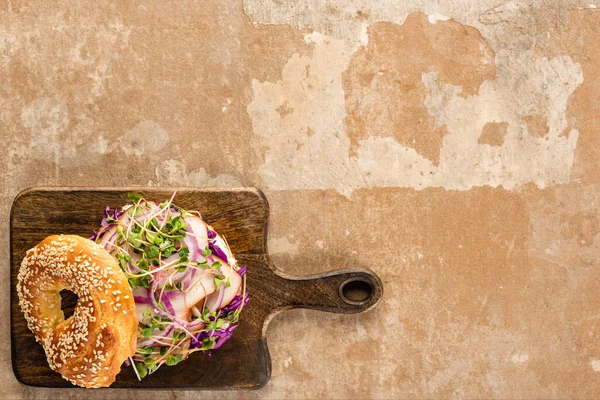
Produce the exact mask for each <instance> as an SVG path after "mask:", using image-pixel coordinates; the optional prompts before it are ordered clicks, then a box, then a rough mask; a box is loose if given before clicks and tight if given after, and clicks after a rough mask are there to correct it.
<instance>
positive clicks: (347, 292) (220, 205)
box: [10, 188, 383, 389]
mask: <svg viewBox="0 0 600 400" xmlns="http://www.w3.org/2000/svg"><path fill="white" fill-rule="evenodd" d="M174 190H177V196H176V198H175V203H176V204H178V205H179V206H181V207H183V208H185V209H189V210H198V211H200V212H201V214H202V216H203V218H204V219H205V220H206V221H207V222H208V223H209V224H210V225H212V226H213V227H214V228H215V229H216V231H217V232H219V233H220V234H222V235H223V236H225V238H226V239H227V241H228V242H229V245H230V247H231V250H232V251H233V253H234V255H235V256H236V258H237V260H238V262H239V264H240V265H247V266H248V272H247V290H248V292H249V293H250V303H249V304H248V306H247V307H245V308H244V311H243V312H242V315H241V317H242V318H241V323H240V326H239V327H238V329H237V330H236V331H235V334H234V335H233V338H232V339H231V340H229V341H228V342H227V343H226V344H225V345H224V346H223V347H221V348H220V349H219V350H217V351H215V352H214V353H213V355H212V356H211V357H208V356H206V355H204V354H201V353H194V354H192V355H190V357H189V359H188V360H186V361H184V362H182V363H181V364H178V365H176V366H174V367H163V368H160V369H159V370H158V371H157V372H156V373H154V374H152V375H150V376H148V377H146V378H145V379H143V380H142V381H141V382H139V381H138V380H137V378H136V376H135V374H134V372H133V370H132V368H131V367H129V368H124V370H123V371H122V372H121V373H120V374H119V375H118V377H117V381H116V382H115V383H114V384H113V385H112V386H111V387H114V388H169V389H200V388H202V389H242V388H259V387H261V386H263V385H264V384H265V383H266V382H267V381H268V380H269V376H270V373H271V361H270V358H269V351H268V348H267V341H266V328H267V325H268V323H269V321H270V320H271V319H272V317H273V316H274V315H275V314H277V313H278V312H281V311H283V310H289V309H292V308H310V309H316V310H321V311H329V312H336V313H360V312H364V311H366V310H368V309H370V308H373V307H374V306H375V305H376V304H377V303H378V302H379V300H380V299H381V296H382V294H383V286H382V283H381V280H380V279H379V277H378V276H377V275H376V274H374V273H373V272H370V271H360V270H343V271H342V270H338V271H332V272H328V273H325V274H321V275H317V276H311V277H302V278H298V277H291V276H287V275H285V274H283V273H282V272H280V271H278V270H277V269H276V267H275V266H274V265H273V263H272V262H271V261H270V259H269V254H268V252H267V227H268V219H269V204H268V202H267V199H266V198H265V196H264V194H263V193H262V192H260V191H259V190H257V189H253V188H239V189H238V188H234V189H230V188H207V189H193V188H34V189H29V190H26V191H24V192H22V193H21V194H19V195H18V196H17V197H16V198H15V200H14V202H13V205H12V209H11V214H10V257H11V292H10V296H11V299H10V300H11V321H10V326H11V351H12V365H13V370H14V373H15V375H16V377H17V379H18V380H19V382H21V383H23V384H25V385H31V386H42V387H74V386H72V385H71V384H70V383H69V382H67V381H66V380H64V379H63V378H62V377H61V376H60V375H59V374H58V373H56V372H54V371H52V370H51V369H50V367H48V363H47V362H46V357H45V355H44V351H43V349H42V346H41V345H40V344H38V343H36V342H35V339H34V337H33V335H32V334H31V332H30V331H29V329H28V328H27V326H26V323H25V320H24V318H23V314H22V313H21V310H20V307H19V304H18V298H17V293H16V281H17V274H18V271H19V266H20V264H21V260H22V259H23V257H24V255H25V252H26V251H27V250H28V249H30V248H32V247H33V246H35V245H36V244H37V243H39V242H40V241H41V240H42V239H44V238H45V237H47V236H49V235H53V234H61V233H62V234H77V235H81V236H84V237H88V236H89V235H90V234H91V232H92V230H93V229H96V228H97V227H98V226H99V225H100V220H101V219H102V216H103V210H104V207H105V206H106V205H111V206H113V207H115V206H122V205H124V204H127V197H126V195H127V193H129V192H132V191H133V192H138V193H142V194H143V195H144V197H145V198H147V199H153V200H158V201H164V200H165V199H168V198H169V197H170V196H171V194H172V193H173V191H174ZM292 230H293V227H290V231H292ZM315 328H316V326H315V327H311V326H307V327H306V329H315ZM300 356H302V355H300Z"/></svg>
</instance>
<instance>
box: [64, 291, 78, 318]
mask: <svg viewBox="0 0 600 400" xmlns="http://www.w3.org/2000/svg"><path fill="white" fill-rule="evenodd" d="M60 298H61V300H60V309H61V310H62V312H63V314H64V315H65V319H68V318H71V317H72V316H73V313H74V312H75V306H76V305H77V301H79V297H77V295H76V294H75V293H73V292H71V291H70V290H67V289H63V290H61V291H60Z"/></svg>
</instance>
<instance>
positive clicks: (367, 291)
mask: <svg viewBox="0 0 600 400" xmlns="http://www.w3.org/2000/svg"><path fill="white" fill-rule="evenodd" d="M174 190H182V191H186V190H189V191H203V192H219V191H222V190H228V191H235V192H249V193H253V194H255V195H257V196H258V197H260V198H261V200H262V201H263V202H264V204H265V218H264V221H265V222H264V235H263V242H262V250H263V251H264V257H265V258H264V264H265V265H266V266H267V267H268V269H269V270H270V271H271V272H272V273H273V276H274V277H275V281H274V283H275V284H276V285H278V286H279V287H280V294H281V295H282V296H280V298H279V300H280V301H279V302H278V304H276V305H275V306H274V307H273V308H272V310H271V311H270V312H269V313H268V314H267V316H266V318H265V320H264V323H263V327H262V335H261V337H260V340H259V343H260V346H261V347H262V349H263V351H264V352H265V354H266V356H267V357H266V358H267V373H266V375H265V379H264V381H263V382H261V383H260V384H258V385H255V386H248V387H223V388H212V387H211V388H198V387H184V388H176V389H174V388H137V389H136V390H244V389H246V390H248V389H250V390H255V389H260V388H262V387H263V386H265V385H266V384H267V383H268V381H269V379H270V376H271V359H270V353H269V348H268V344H267V329H268V325H269V323H270V321H271V320H272V319H273V318H274V317H275V316H277V315H278V314H280V313H281V312H283V311H286V310H291V309H294V308H306V309H314V310H319V311H325V312H332V313H344V314H351V313H352V314H355V313H362V312H366V311H369V310H371V309H373V308H374V307H376V306H377V304H378V303H379V302H380V300H381V298H382V297H383V283H382V282H381V279H380V278H379V276H378V275H377V274H376V273H374V272H373V271H370V270H366V269H365V270H361V269H343V270H333V271H328V272H325V273H321V274H316V275H311V276H293V275H288V274H286V273H284V272H283V271H281V270H279V269H278V268H277V267H276V266H275V265H274V264H273V263H272V262H271V261H270V259H269V255H268V248H267V237H268V236H267V235H268V228H269V214H270V208H269V202H268V199H267V197H266V196H265V194H264V193H263V192H262V191H261V190H260V189H257V188H254V187H235V188H232V187H202V188H199V187H181V186H179V187H163V186H154V187H146V186H127V187H97V186H89V187H86V186H76V187H60V186H56V187H30V188H27V189H24V190H22V191H21V192H19V193H18V194H17V195H16V196H15V198H14V200H13V202H12V204H11V210H10V226H11V227H12V222H13V218H14V215H13V213H14V208H15V207H14V206H15V204H16V203H17V201H18V200H19V199H20V198H21V197H23V196H25V195H29V194H32V193H35V192H44V191H45V192H48V191H53V192H69V191H105V192H106V191H108V192H130V191H174ZM11 233H12V232H11ZM9 243H10V266H11V268H12V266H13V265H14V263H13V261H14V260H13V248H12V247H13V242H12V240H9ZM351 285H353V288H352V289H349V290H348V291H346V288H347V287H349V286H351ZM10 286H11V288H10V296H11V302H12V298H14V296H16V283H14V282H13V279H12V274H11V279H10ZM355 296H358V297H355ZM10 325H11V330H12V326H13V315H12V312H11V315H10ZM11 342H12V335H11ZM14 352H15V347H14V346H13V345H12V343H11V364H12V369H13V373H14V375H15V377H16V379H17V381H18V382H19V383H20V384H21V385H23V386H28V387H39V388H45V389H51V390H53V389H55V390H60V389H64V388H49V387H46V386H34V385H30V384H28V383H24V382H22V381H21V379H20V377H19V375H18V374H17V369H16V365H15V363H16V355H15V354H14ZM73 389H79V390H85V389H84V388H78V387H76V386H73ZM104 389H125V388H115V387H109V388H104ZM129 389H131V388H129Z"/></svg>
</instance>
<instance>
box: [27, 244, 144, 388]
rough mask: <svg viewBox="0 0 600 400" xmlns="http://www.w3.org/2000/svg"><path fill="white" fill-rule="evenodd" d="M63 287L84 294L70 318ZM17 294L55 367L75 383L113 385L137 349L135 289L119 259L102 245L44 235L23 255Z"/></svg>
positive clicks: (90, 386) (32, 328) (98, 385)
mask: <svg viewBox="0 0 600 400" xmlns="http://www.w3.org/2000/svg"><path fill="white" fill-rule="evenodd" d="M63 289H67V290H70V291H72V292H74V293H75V294H76V295H77V297H78V301H77V305H76V306H75V310H74V313H73V316H71V317H69V318H67V319H66V320H65V317H64V313H63V311H62V310H61V295H60V291H61V290H63ZM17 293H18V295H19V304H20V306H21V309H22V311H23V314H24V316H25V319H26V321H27V325H28V327H29V329H30V330H31V331H32V332H33V334H34V335H35V338H36V340H37V341H38V342H39V343H41V344H42V346H43V347H44V350H45V352H46V357H47V359H48V364H49V365H50V368H52V369H53V370H55V371H57V372H59V373H60V374H61V375H62V376H63V378H65V379H66V380H68V381H69V382H71V383H73V384H75V385H78V386H83V387H89V388H97V387H107V386H110V385H111V384H112V383H113V382H114V381H115V379H116V375H117V374H118V373H119V372H120V370H121V365H122V364H123V362H124V361H125V360H126V359H127V358H129V357H130V356H132V355H133V354H134V353H135V343H136V335H137V327H138V321H137V318H136V313H135V302H134V300H133V293H132V291H131V288H130V286H129V283H128V281H127V277H126V276H125V274H124V273H123V271H122V270H121V269H120V267H119V265H118V264H117V261H116V260H115V259H114V258H113V257H112V256H111V255H110V254H109V253H108V252H107V251H106V250H104V249H103V248H102V247H101V246H99V245H98V244H96V243H94V242H92V241H90V240H87V239H84V238H82V237H79V236H75V235H58V236H50V237H48V238H46V239H44V240H43V241H42V242H40V243H39V244H38V245H37V246H35V247H34V248H32V249H31V250H29V251H28V252H27V255H26V256H25V258H24V259H23V262H22V263H21V267H20V270H19V275H18V281H17Z"/></svg>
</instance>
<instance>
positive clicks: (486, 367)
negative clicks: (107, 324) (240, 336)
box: [0, 0, 600, 399]
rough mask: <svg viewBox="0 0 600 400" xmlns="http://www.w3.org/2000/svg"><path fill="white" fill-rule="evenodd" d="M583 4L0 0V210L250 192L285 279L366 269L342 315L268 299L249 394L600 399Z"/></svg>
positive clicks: (598, 130) (5, 367)
mask: <svg viewBox="0 0 600 400" xmlns="http://www.w3.org/2000/svg"><path fill="white" fill-rule="evenodd" d="M595 1H596V0H588V1H562V0H537V1H527V0H508V1H504V2H501V1H499V0H479V1H476V0H471V1H463V0H452V1H434V0H410V1H394V0H377V1H369V0H327V1H323V0H246V1H244V2H240V1H191V0H190V1H183V0H179V1H165V0H147V1H143V2H136V1H128V2H115V1H97V2H91V1H81V2H69V1H65V0H60V1H53V2H26V1H20V0H12V1H10V0H9V1H6V0H3V1H0V10H1V11H0V81H1V83H2V84H1V85H0V125H1V130H0V135H1V137H0V138H1V140H2V149H1V150H0V166H1V168H2V172H1V174H0V186H1V190H0V204H1V206H2V207H0V220H1V221H2V229H0V241H1V246H0V257H1V259H2V263H3V264H4V265H5V268H3V269H2V270H1V271H2V272H1V275H0V279H1V280H2V281H4V282H5V283H4V284H3V285H2V286H1V287H0V290H1V291H0V295H1V296H2V298H3V299H4V301H3V302H2V303H0V312H1V315H2V316H3V317H4V318H2V322H1V324H0V326H1V328H2V333H3V334H4V337H5V338H6V339H5V340H4V341H2V342H0V348H1V351H0V373H1V377H2V379H1V383H0V385H2V392H3V396H8V397H13V398H21V397H27V398H34V397H35V398H62V399H69V398H76V397H83V396H85V398H87V399H100V398H117V397H120V398H123V397H127V396H131V397H132V398H133V397H134V396H135V395H136V393H134V392H130V393H127V396H126V394H125V392H120V391H115V390H107V391H101V392H98V391H96V392H93V391H82V390H63V391H44V390H38V389H31V388H26V387H22V386H21V385H20V384H18V383H17V382H16V380H15V379H14V376H13V375H12V372H11V368H10V352H9V348H10V343H9V340H8V339H7V338H8V337H9V336H8V335H9V327H8V324H9V322H8V311H9V303H8V290H9V285H8V276H9V273H8V250H9V246H8V240H9V238H8V236H7V231H8V225H9V219H8V215H9V208H10V204H11V202H12V199H13V198H14V196H15V195H16V194H17V193H18V192H19V191H20V190H22V189H24V188H26V187H29V186H34V185H52V186H54V185H67V186H75V185H103V186H113V185H116V186H123V185H127V186H129V185H150V186H154V185H189V186H215V185H217V186H220V185H223V186H239V185H247V186H256V187H258V188H261V189H262V190H264V191H265V193H266V195H267V197H268V198H269V201H270V204H271V207H272V214H271V215H272V217H271V236H270V239H269V247H270V249H271V253H272V256H273V259H274V261H275V262H276V263H277V265H278V266H279V267H280V268H281V269H282V270H284V271H285V272H287V273H290V274H296V275H305V274H312V273H317V272H322V271H326V270H329V269H334V268H345V267H369V268H372V269H373V270H375V271H376V272H377V273H379V274H380V276H381V277H382V279H383V281H384V284H385V289H386V292H385V297H384V299H383V301H382V303H381V304H380V306H379V307H378V308H377V309H376V310H374V311H372V312H370V313H368V314H365V315H360V316H339V315H326V314H322V313H318V312H311V311H292V312H288V313H284V314H282V315H280V316H278V317H277V318H276V319H275V320H274V321H273V322H272V323H271V326H270V329H269V332H268V340H269V345H270V349H271V355H272V360H273V375H272V378H271V381H270V382H269V383H268V384H267V386H266V387H264V388H263V389H261V390H259V391H254V392H227V393H222V392H220V393H209V392H202V393H198V392H160V393H151V392H143V393H142V394H141V395H140V393H139V392H137V394H138V395H140V398H153V397H155V396H156V397H158V396H160V398H167V397H170V398H178V399H191V398H199V397H202V398H206V399H210V398H273V399H275V398H306V397H310V398H341V397H345V398H398V397H405V398H422V397H428V398H429V397H433V398H442V397H499V398H514V397H538V398H565V397H577V398H591V397H599V396H600V340H599V339H600V337H599V336H600V310H599V309H598V302H599V300H600V290H599V289H600V271H599V270H598V269H599V267H600V206H599V201H600V174H599V173H600V113H599V111H600V106H599V105H600V102H599V100H600V99H599V97H600V79H599V74H600V10H596V6H595V4H594V3H595Z"/></svg>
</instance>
